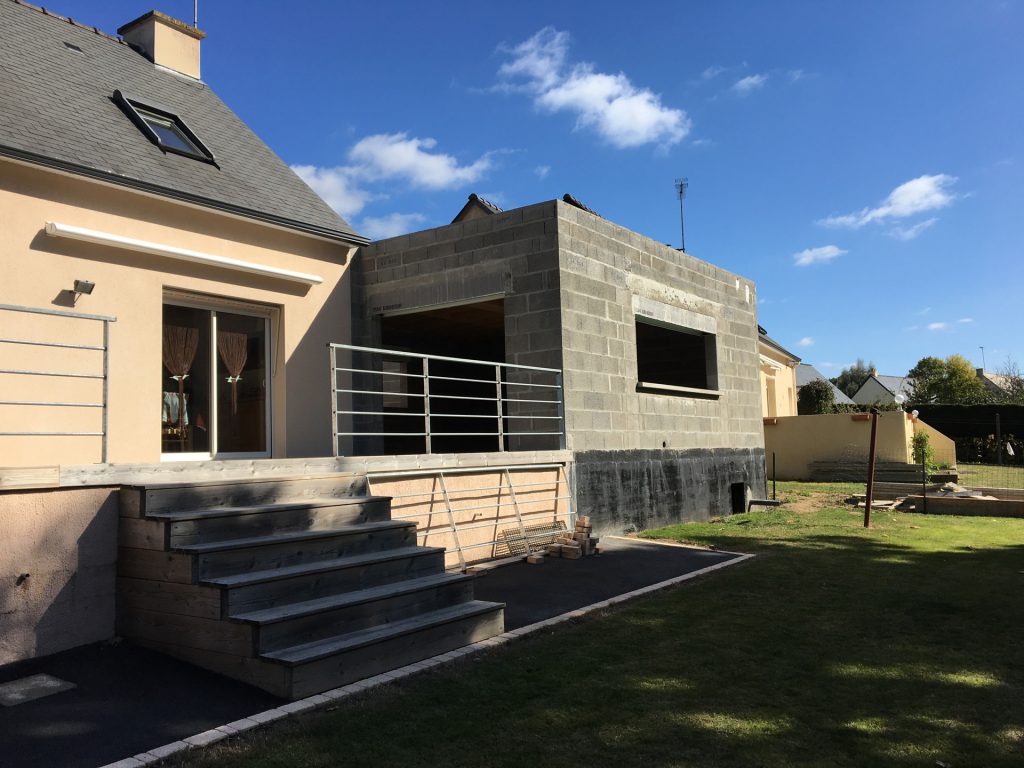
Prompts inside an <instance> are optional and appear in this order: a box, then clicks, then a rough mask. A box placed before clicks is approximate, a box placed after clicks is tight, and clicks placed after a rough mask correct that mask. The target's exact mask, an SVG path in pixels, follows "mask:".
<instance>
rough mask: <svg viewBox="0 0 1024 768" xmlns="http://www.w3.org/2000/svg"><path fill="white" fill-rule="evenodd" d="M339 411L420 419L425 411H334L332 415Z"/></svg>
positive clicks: (358, 414) (362, 414) (355, 414)
mask: <svg viewBox="0 0 1024 768" xmlns="http://www.w3.org/2000/svg"><path fill="white" fill-rule="evenodd" d="M339 413H347V414H349V415H350V416H419V417H420V418H421V419H422V418H423V417H424V416H426V415H427V414H425V413H398V412H396V411H335V412H334V415H335V416H337V415H338V414H339ZM381 434H382V435H386V434H387V432H382V433H381Z"/></svg>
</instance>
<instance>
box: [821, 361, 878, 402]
mask: <svg viewBox="0 0 1024 768" xmlns="http://www.w3.org/2000/svg"><path fill="white" fill-rule="evenodd" d="M874 369H875V364H874V363H868V364H867V365H864V361H863V360H862V359H861V358H859V357H858V358H857V362H856V363H854V364H853V365H851V366H850V367H849V368H843V370H841V371H840V372H839V375H838V376H836V377H835V378H834V379H832V380H831V381H832V383H833V384H835V385H836V386H837V387H839V389H840V390H841V391H842V392H843V394H845V395H846V396H847V397H853V396H854V395H855V394H857V390H858V389H860V387H861V385H862V384H863V383H864V382H865V381H867V380H868V376H870V375H871V371H873V370H874Z"/></svg>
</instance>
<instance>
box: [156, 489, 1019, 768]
mask: <svg viewBox="0 0 1024 768" xmlns="http://www.w3.org/2000/svg"><path fill="white" fill-rule="evenodd" d="M780 491H781V487H780ZM829 491H830V492H831V493H832V494H833V497H841V496H842V495H844V494H847V493H849V492H850V491H849V489H846V488H842V487H840V488H835V487H830V488H829ZM805 492H806V493H808V494H813V493H817V492H812V491H810V490H809V486H806V485H803V486H802V485H800V484H793V483H787V484H786V491H785V494H786V495H787V496H788V497H791V498H793V499H795V500H796V508H787V507H782V508H780V509H776V510H769V511H766V512H754V513H751V514H745V515H736V516H733V517H730V518H726V519H724V520H722V521H721V522H713V523H707V524H691V525H681V526H675V527H672V528H666V529H663V530H660V531H655V532H652V533H649V534H648V535H649V536H651V537H652V538H658V539H666V540H674V541H686V542H693V543H697V544H701V545H714V546H717V547H719V548H721V549H731V550H740V551H746V552H755V553H757V554H758V557H756V558H754V559H753V560H750V561H748V562H746V563H742V564H740V565H738V566H735V567H733V568H726V569H724V570H722V571H719V572H716V573H714V574H711V575H709V576H707V577H703V578H700V579H697V580H694V581H691V582H687V583H686V584H685V585H684V586H682V587H680V588H676V589H672V590H669V591H665V592H661V593H658V594H657V595H655V596H653V597H651V598H648V599H643V600H638V601H635V602H632V603H629V604H627V605H625V606H621V607H619V608H618V609H616V610H611V611H608V612H605V613H603V614H600V615H596V616H592V617H589V618H585V619H582V620H579V621H577V622H574V623H573V624H571V625H562V628H560V629H557V630H552V631H550V632H546V633H544V634H541V635H539V636H531V637H529V638H526V639H524V640H521V641H518V642H515V643H512V644H509V645H507V646H503V647H502V648H500V649H498V650H495V651H492V652H490V653H489V654H487V655H486V656H483V657H477V658H471V659H468V660H464V661H463V662H461V663H457V664H455V665H453V666H450V667H448V668H445V669H442V670H440V671H435V672H431V673H427V674H425V675H422V676H420V677H417V678H411V679H409V680H408V681H406V682H403V683H401V684H396V685H393V686H389V687H388V688H386V689H383V690H378V691H376V692H372V693H369V694H367V695H363V696H360V697H357V698H355V699H352V700H348V701H346V702H344V703H342V704H340V705H339V706H338V707H337V708H335V709H333V710H332V711H328V712H324V713H318V714H313V715H308V716H304V717H301V718H299V719H298V720H296V721H293V722H286V723H282V724H279V725H278V726H277V727H271V728H269V729H266V730H263V731H260V732H257V733H255V734H253V735H251V736H249V737H247V738H245V739H240V740H234V741H230V742H226V743H222V744H221V745H218V746H216V747H214V748H213V749H211V750H207V751H205V752H199V753H196V754H191V755H188V756H187V757H186V758H183V760H182V762H181V763H180V764H187V765H198V766H225V767H226V766H239V767H240V766H246V768H249V767H253V766H254V767H257V768H259V767H268V766H296V767H298V766H302V767H303V768H318V767H320V766H324V767H326V766H332V767H333V766H531V768H533V767H535V766H566V767H567V768H568V767H570V766H571V767H572V768H580V766H595V765H596V766H615V767H616V768H626V767H627V766H634V765H655V766H663V765H664V766H707V767H714V766H773V767H774V766H872V768H875V767H877V766H897V767H899V766H906V767H907V768H909V767H910V766H926V767H928V768H931V766H935V765H936V764H937V762H936V761H941V762H943V763H946V764H948V765H952V766H955V767H956V768H962V767H964V766H989V767H992V766H997V767H998V766H1007V767H1008V766H1018V768H1019V766H1021V765H1024V636H1022V634H1024V520H1009V519H988V518H955V517H929V516H923V515H911V514H904V513H891V512H876V513H875V514H874V516H873V522H874V524H875V527H873V528H872V529H870V530H865V529H864V528H862V527H861V518H860V515H859V513H853V512H852V511H851V509H850V508H839V507H835V506H829V507H826V508H824V509H820V508H819V509H814V508H813V507H814V505H815V501H816V500H818V499H822V498H826V499H827V498H829V497H828V496H826V495H820V496H819V495H808V496H802V495H801V494H803V493H805ZM780 495H782V494H781V493H780ZM801 510H803V511H801ZM173 764H179V763H173Z"/></svg>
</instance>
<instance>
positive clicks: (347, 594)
mask: <svg viewBox="0 0 1024 768" xmlns="http://www.w3.org/2000/svg"><path fill="white" fill-rule="evenodd" d="M365 489H366V482H365V478H361V477H359V476H356V475H335V476H315V477H308V478H307V477H291V478H274V479H272V480H239V481H213V482H205V483H191V484H185V483H178V484H161V485H153V486H126V487H124V488H122V490H121V530H120V533H119V542H120V553H119V555H120V556H119V558H118V571H119V577H118V592H119V594H118V632H119V634H121V635H123V636H125V637H129V638H132V639H134V640H136V641H138V642H139V643H141V644H143V645H147V646H149V647H152V648H155V649H157V650H161V651H163V652H166V653H169V654H171V655H174V656H177V657H179V658H182V659H185V660H188V661H191V662H192V663H195V664H197V665H199V666H203V667H206V668H208V669H212V670H214V671H217V672H220V673H222V674H226V675H229V676H231V677H235V678H237V679H240V680H243V681H245V682H248V683H250V684H253V685H256V686H259V687H261V688H264V689H265V690H268V691H270V692H272V693H274V694H276V695H278V696H282V697H285V698H297V697H301V696H308V695H311V694H313V693H316V692H319V691H323V690H328V689H330V688H333V687H336V686H338V685H344V684H346V683H348V682H353V681H355V680H359V679H362V678H365V677H370V676H372V675H376V674H380V673H381V672H384V671H387V670H389V669H394V668H397V667H399V666H403V665H405V664H409V663H412V662H413V661H418V660H420V659H424V658H427V657H429V656H433V655H436V654H438V653H444V652H446V651H449V650H454V649H455V648H458V647H461V646H463V645H466V644H468V643H472V642H477V641H479V640H483V639H486V638H488V637H492V636H494V635H495V634H499V633H500V632H502V631H503V627H504V618H503V616H504V612H503V608H504V606H502V605H501V604H497V603H489V602H484V601H479V600H475V599H474V598H473V579H472V577H469V576H464V575H461V574H450V573H446V572H445V570H444V550H443V549H439V548H436V547H420V546H417V545H416V527H415V525H414V524H413V523H409V522H402V521H395V520H392V519H391V513H390V499H387V498H383V497H373V496H366V495H361V494H362V493H363V492H365Z"/></svg>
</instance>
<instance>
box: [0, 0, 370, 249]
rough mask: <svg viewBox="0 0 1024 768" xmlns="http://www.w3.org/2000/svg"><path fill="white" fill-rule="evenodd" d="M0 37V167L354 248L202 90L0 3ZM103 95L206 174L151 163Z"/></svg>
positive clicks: (82, 30) (157, 158)
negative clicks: (156, 114) (178, 133)
mask: <svg viewBox="0 0 1024 768" xmlns="http://www.w3.org/2000/svg"><path fill="white" fill-rule="evenodd" d="M0 30H2V31H3V44H2V45H0V157H2V156H6V157H12V158H16V159H19V160H24V161H28V162H32V163H38V164H40V165H45V166H48V167H54V168H59V169H61V170H65V171H70V172H72V173H76V174H81V175H84V176H89V177H93V178H97V179H102V180H104V181H107V182H113V183H116V184H120V185H124V186H128V187H133V188H137V189H143V190H145V191H147V192H151V193H155V194H159V195H162V196H166V197H171V198H176V199H180V200H185V201H188V202H191V203H195V204H198V205H202V206H205V207H210V208H215V209H218V210H224V211H228V212H231V213H234V214H237V215H242V216H246V217H249V218H255V219H260V220H263V221H268V222H271V223H274V224H277V225H280V226H285V227H288V228H291V229H297V230H300V231H305V232H310V233H314V234H318V235H321V236H325V237H330V238H333V239H339V240H345V241H349V242H357V243H361V242H366V239H365V238H363V237H362V236H360V235H357V234H356V233H355V232H354V230H353V229H352V228H351V227H350V226H349V225H348V223H347V222H345V221H344V220H343V219H342V218H341V217H340V216H338V214H336V213H335V212H334V211H333V210H331V208H330V207H329V206H328V205H327V203H325V202H324V201H323V200H322V199H320V197H318V196H317V195H316V193H315V192H313V190H311V189H310V188H309V187H308V186H307V185H306V184H305V182H303V181H302V180H301V179H300V178H299V177H298V176H296V175H295V173H294V172H293V171H292V170H291V169H290V168H289V167H288V166H287V165H286V164H285V163H284V162H283V161H282V160H281V159H280V158H279V157H278V156H277V155H275V154H274V152H273V151H272V150H271V149H270V148H269V147H267V145H266V144H264V143H263V142H262V141H261V140H260V139H259V138H258V137H257V136H256V134H254V133H253V132H252V131H251V130H249V128H248V126H246V125H245V123H243V122H242V121H241V120H240V119H239V118H238V117H237V116H236V115H235V114H234V113H233V112H232V111H231V110H230V109H228V107H227V106H225V105H224V103H223V102H222V101H221V100H220V99H219V98H218V97H217V95H216V94H214V93H213V91H212V90H210V88H209V86H207V85H206V84H205V83H203V82H201V81H198V80H194V79H192V78H189V77H186V76H183V75H179V74H176V73H173V72H170V71H169V70H166V69H163V68H160V67H158V66H156V65H155V64H153V63H152V62H151V61H149V60H148V59H147V58H146V57H144V56H143V55H142V54H140V53H138V52H137V51H135V50H134V49H133V48H131V47H130V46H129V45H128V44H127V43H125V42H123V41H122V40H119V39H117V38H113V37H111V36H109V35H106V34H103V33H102V32H100V31H99V30H97V29H95V28H92V27H86V26H83V25H81V24H79V23H77V22H72V21H70V20H69V19H65V18H64V17H61V16H57V15H55V14H52V13H49V12H46V11H43V10H42V9H39V8H36V7H35V6H31V5H28V4H27V3H22V2H19V0H0ZM66 44H70V45H72V46H75V48H77V49H79V50H75V48H72V47H69V46H68V45H66ZM115 90H120V91H121V92H122V93H123V94H124V95H125V96H126V97H127V98H129V99H135V100H138V101H140V102H143V103H148V104H150V105H151V106H154V107H158V108H162V109H165V110H166V111H169V112H172V113H174V114H177V115H178V116H179V117H180V118H181V119H182V120H183V121H184V122H185V123H186V124H187V125H188V126H189V128H190V129H191V130H192V131H193V132H194V133H195V134H196V135H197V136H198V137H199V138H200V139H201V140H202V142H203V143H204V144H205V145H206V146H207V147H209V148H210V150H211V151H212V152H213V154H214V155H215V157H216V161H217V165H212V164H210V163H206V162H202V161H197V160H195V159H193V158H189V157H183V156H181V155H176V154H173V153H166V154H165V153H164V152H162V151H161V150H160V149H159V148H158V147H157V146H156V145H154V144H152V143H151V142H150V141H149V139H147V138H146V136H144V135H143V134H142V132H141V131H140V130H139V129H138V128H137V127H136V126H135V125H134V124H133V123H132V121H131V120H129V119H128V117H127V116H126V115H125V113H124V112H123V111H122V110H121V109H120V107H118V105H117V104H115V103H114V101H113V100H112V97H113V93H114V91H115ZM270 96H272V94H270Z"/></svg>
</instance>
